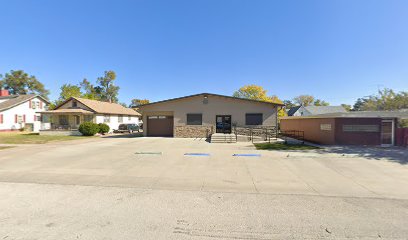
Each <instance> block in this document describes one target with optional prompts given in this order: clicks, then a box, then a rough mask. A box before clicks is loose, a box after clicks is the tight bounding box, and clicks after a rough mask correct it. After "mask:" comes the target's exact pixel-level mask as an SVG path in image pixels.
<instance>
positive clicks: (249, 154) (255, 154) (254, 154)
mask: <svg viewBox="0 0 408 240" xmlns="http://www.w3.org/2000/svg"><path fill="white" fill-rule="evenodd" d="M232 156H234V157H260V156H261V154H258V153H235V154H233V155H232Z"/></svg>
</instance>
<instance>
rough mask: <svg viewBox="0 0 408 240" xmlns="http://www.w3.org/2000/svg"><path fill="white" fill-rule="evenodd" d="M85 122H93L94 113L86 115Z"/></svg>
mask: <svg viewBox="0 0 408 240" xmlns="http://www.w3.org/2000/svg"><path fill="white" fill-rule="evenodd" d="M84 122H93V116H92V115H84Z"/></svg>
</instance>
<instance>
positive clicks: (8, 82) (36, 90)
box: [0, 70, 49, 98]
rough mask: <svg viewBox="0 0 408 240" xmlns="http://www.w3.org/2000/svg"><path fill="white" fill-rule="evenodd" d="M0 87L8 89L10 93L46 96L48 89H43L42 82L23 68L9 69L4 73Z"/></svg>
mask: <svg viewBox="0 0 408 240" xmlns="http://www.w3.org/2000/svg"><path fill="white" fill-rule="evenodd" d="M0 88H4V89H7V90H9V91H10V93H11V94H17V95H20V94H39V95H41V96H43V97H45V98H48V94H49V91H48V90H46V89H45V86H44V84H42V83H41V82H40V81H38V80H37V78H36V77H35V76H33V75H28V74H27V73H25V72H24V71H23V70H16V71H14V70H11V71H10V73H6V74H5V75H4V78H3V79H2V80H1V81H0Z"/></svg>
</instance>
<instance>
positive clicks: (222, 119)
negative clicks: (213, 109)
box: [215, 115, 231, 133]
mask: <svg viewBox="0 0 408 240" xmlns="http://www.w3.org/2000/svg"><path fill="white" fill-rule="evenodd" d="M215 123H216V125H215V126H216V129H215V132H216V133H231V115H217V116H216V117H215Z"/></svg>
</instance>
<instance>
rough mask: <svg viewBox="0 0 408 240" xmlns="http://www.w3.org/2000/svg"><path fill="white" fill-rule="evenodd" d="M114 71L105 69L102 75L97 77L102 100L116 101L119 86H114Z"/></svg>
mask: <svg viewBox="0 0 408 240" xmlns="http://www.w3.org/2000/svg"><path fill="white" fill-rule="evenodd" d="M115 79H116V73H115V72H114V71H105V74H104V76H103V77H98V79H97V83H98V84H99V87H100V88H99V90H100V91H99V92H100V97H101V100H102V101H108V102H115V103H116V102H118V94H119V87H118V86H115V84H114V81H115Z"/></svg>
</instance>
